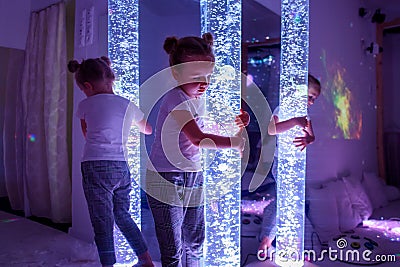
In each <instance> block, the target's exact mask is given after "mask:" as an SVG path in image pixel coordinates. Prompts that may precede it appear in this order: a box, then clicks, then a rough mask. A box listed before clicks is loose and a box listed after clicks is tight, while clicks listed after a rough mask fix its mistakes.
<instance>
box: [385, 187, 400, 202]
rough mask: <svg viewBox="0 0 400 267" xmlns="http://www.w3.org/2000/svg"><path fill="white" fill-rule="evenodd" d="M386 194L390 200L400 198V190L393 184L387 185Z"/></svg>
mask: <svg viewBox="0 0 400 267" xmlns="http://www.w3.org/2000/svg"><path fill="white" fill-rule="evenodd" d="M385 195H386V196H387V199H388V201H394V200H398V199H400V190H399V189H398V188H397V187H395V186H392V185H387V186H386V187H385Z"/></svg>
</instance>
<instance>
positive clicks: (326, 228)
mask: <svg viewBox="0 0 400 267" xmlns="http://www.w3.org/2000/svg"><path fill="white" fill-rule="evenodd" d="M307 194H308V195H309V201H310V210H309V218H310V221H311V223H312V225H313V226H314V229H315V231H316V232H317V233H318V236H319V238H320V240H321V242H322V243H326V242H328V240H329V239H330V238H331V237H332V236H335V235H337V234H338V233H340V231H339V216H338V209H337V204H336V196H335V194H333V193H332V191H331V190H330V189H329V188H318V189H316V188H308V190H307Z"/></svg>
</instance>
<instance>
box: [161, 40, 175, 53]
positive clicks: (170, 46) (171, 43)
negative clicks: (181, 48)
mask: <svg viewBox="0 0 400 267" xmlns="http://www.w3.org/2000/svg"><path fill="white" fill-rule="evenodd" d="M177 45H178V39H177V38H176V37H175V36H173V37H167V38H166V39H165V41H164V46H163V48H164V50H165V52H167V54H168V55H170V54H171V53H172V52H174V51H175V49H176V47H177Z"/></svg>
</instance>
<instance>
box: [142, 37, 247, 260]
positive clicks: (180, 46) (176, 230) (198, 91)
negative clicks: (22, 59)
mask: <svg viewBox="0 0 400 267" xmlns="http://www.w3.org/2000/svg"><path fill="white" fill-rule="evenodd" d="M212 44H213V36H212V35H211V34H210V33H206V34H204V35H203V36H202V38H199V37H194V36H188V37H183V38H180V39H177V38H176V37H168V38H166V40H165V43H164V50H165V51H166V52H167V53H168V54H169V62H170V66H171V70H172V75H173V77H174V78H175V80H176V81H177V82H178V86H177V87H175V88H173V89H171V90H169V91H168V92H167V93H166V94H165V95H164V97H163V100H162V102H161V106H160V110H159V113H158V117H157V123H156V127H155V140H154V143H153V144H152V148H151V152H150V161H149V166H148V170H147V175H146V193H147V198H148V203H149V206H150V208H151V211H152V214H153V218H154V222H155V229H156V236H157V240H158V243H159V248H160V253H161V262H162V266H182V260H181V257H182V253H183V252H182V251H183V247H185V250H184V253H185V254H186V266H199V264H200V259H201V258H202V255H203V250H202V245H203V242H204V227H205V225H204V206H203V204H204V203H203V190H202V186H203V173H202V171H201V168H202V167H201V154H200V148H211V149H223V148H234V149H236V150H238V151H240V152H241V151H243V148H244V145H245V139H244V138H243V137H242V131H243V128H244V127H245V126H247V124H248V122H249V115H248V113H247V112H242V111H241V113H240V115H238V116H237V117H236V119H235V122H236V124H237V125H238V126H239V128H240V130H239V132H238V133H237V134H236V135H235V136H232V137H227V136H220V135H215V134H209V133H205V132H203V127H204V123H203V119H204V113H205V110H204V99H202V98H201V96H202V95H203V94H204V92H205V91H206V90H207V88H208V86H209V82H210V76H211V74H212V72H213V70H214V61H215V58H214V54H213V50H212ZM167 136H168V137H167ZM163 181H168V183H166V184H168V185H171V186H169V187H168V188H167V187H164V186H163ZM183 243H184V244H185V246H183Z"/></svg>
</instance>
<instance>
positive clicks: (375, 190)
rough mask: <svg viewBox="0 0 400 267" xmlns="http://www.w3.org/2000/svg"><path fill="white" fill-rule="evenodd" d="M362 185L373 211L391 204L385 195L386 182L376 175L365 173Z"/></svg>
mask: <svg viewBox="0 0 400 267" xmlns="http://www.w3.org/2000/svg"><path fill="white" fill-rule="evenodd" d="M361 184H362V185H363V187H364V189H365V192H366V193H367V195H368V198H369V200H370V201H371V204H372V208H373V209H377V208H381V207H384V206H386V205H387V204H389V200H388V198H387V196H386V195H385V182H384V181H383V180H382V179H381V178H379V177H378V176H377V175H376V174H375V173H372V172H364V173H363V179H362V181H361Z"/></svg>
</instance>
